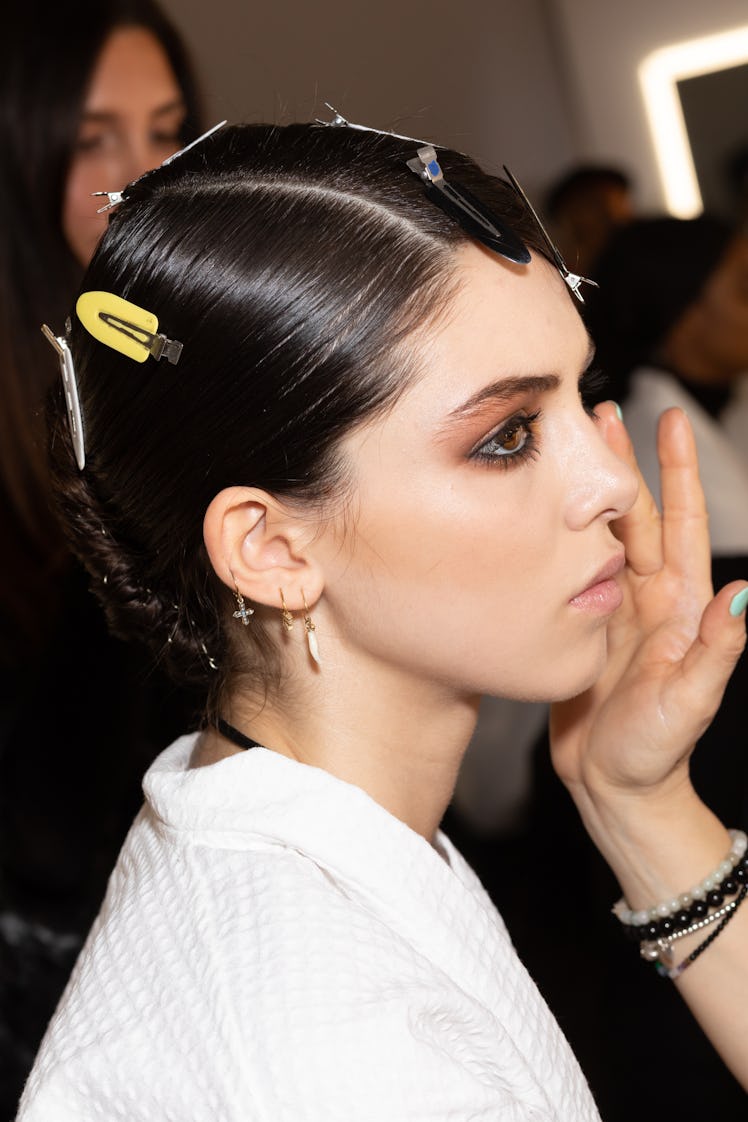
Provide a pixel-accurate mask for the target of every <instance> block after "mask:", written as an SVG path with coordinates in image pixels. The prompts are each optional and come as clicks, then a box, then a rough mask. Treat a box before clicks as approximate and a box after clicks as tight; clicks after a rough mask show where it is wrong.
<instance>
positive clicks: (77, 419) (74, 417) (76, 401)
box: [42, 319, 86, 471]
mask: <svg viewBox="0 0 748 1122" xmlns="http://www.w3.org/2000/svg"><path fill="white" fill-rule="evenodd" d="M65 329H66V332H67V333H68V334H69V333H70V320H69V319H68V320H67V322H66V324H65ZM42 334H43V335H44V338H45V339H46V340H47V342H48V343H50V344H51V345H52V347H54V349H55V351H56V352H57V357H58V359H59V363H60V374H61V375H62V385H63V390H64V393H65V408H66V410H67V415H68V424H69V425H70V435H71V437H72V438H73V451H74V452H75V462H76V463H77V464H78V467H79V468H80V470H81V471H83V468H84V467H85V466H86V447H85V443H84V439H83V417H82V415H81V402H80V395H79V393H78V382H77V379H76V377H75V366H74V364H73V355H72V352H71V350H70V347H69V346H68V341H67V336H66V335H55V333H54V332H53V331H52V329H51V328H49V327H47V325H46V323H43V324H42Z"/></svg>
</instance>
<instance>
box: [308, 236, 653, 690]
mask: <svg viewBox="0 0 748 1122" xmlns="http://www.w3.org/2000/svg"><path fill="white" fill-rule="evenodd" d="M459 260H460V266H459V267H460V271H461V276H462V280H461V285H460V289H459V292H458V295H457V298H456V300H455V302H454V304H453V306H452V309H451V312H450V315H449V316H448V318H447V319H446V320H445V321H443V322H442V323H441V324H438V325H432V326H431V327H430V328H429V329H424V330H423V331H422V333H421V334H420V337H418V338H412V339H411V344H412V346H413V347H415V348H416V349H417V353H418V354H417V356H418V357H419V358H420V363H419V365H420V369H421V371H422V373H421V374H420V376H419V377H418V379H417V380H416V381H415V383H414V384H413V385H412V386H411V388H409V389H408V390H407V392H406V393H405V394H404V396H403V397H401V398H400V400H399V401H398V402H397V404H396V405H395V407H394V408H393V409H392V410H391V411H390V412H389V413H388V414H387V416H385V417H384V418H381V419H378V420H376V421H374V422H372V423H371V424H369V425H366V426H364V427H363V428H362V429H361V430H360V431H358V432H356V433H354V434H352V435H351V436H350V437H349V438H348V439H347V440H346V442H345V445H344V448H345V451H346V453H347V455H348V458H349V460H350V464H351V469H352V472H353V476H354V480H355V486H354V499H353V509H352V511H350V512H349V518H350V525H349V527H348V531H347V533H346V534H345V536H343V537H342V539H341V538H339V540H338V541H337V542H336V543H335V548H330V549H329V551H328V552H329V556H328V557H327V572H328V576H329V579H328V581H327V584H326V587H325V600H326V601H327V604H328V605H329V607H330V609H331V610H332V612H333V614H334V617H335V620H336V628H337V629H338V630H339V634H340V636H341V638H342V639H343V642H344V644H347V645H349V646H350V647H351V648H355V649H356V650H358V651H359V652H360V653H363V654H364V655H365V656H366V657H370V658H371V659H373V660H376V661H379V662H384V663H386V664H390V665H394V666H396V667H397V668H398V669H399V670H400V671H405V672H406V673H412V674H413V675H414V676H415V677H418V678H423V677H427V678H430V679H431V680H433V681H435V682H443V683H444V685H445V686H447V687H457V688H458V689H460V690H463V689H464V690H465V691H469V692H471V693H472V692H475V693H487V694H497V695H503V696H511V697H518V698H545V699H553V698H558V697H565V696H570V695H573V694H575V693H577V692H579V691H580V690H582V689H584V688H586V686H588V685H589V684H590V683H591V682H592V681H593V680H594V678H595V677H596V675H597V674H598V673H599V671H600V669H601V667H602V665H603V663H604V659H605V654H606V624H607V622H608V620H609V618H610V616H611V614H612V612H613V611H614V610H615V609H616V607H617V606H618V605H619V603H620V591H619V588H618V585H617V584H616V583H615V581H614V580H612V581H607V582H603V583H600V581H599V576H600V574H601V573H602V572H603V570H605V568H606V567H608V566H611V565H612V567H611V568H610V569H609V570H608V571H609V573H610V572H612V571H616V570H617V563H620V561H621V556H622V554H621V546H620V544H619V543H618V542H617V540H616V539H615V538H614V536H613V533H612V531H611V527H610V523H611V521H612V520H613V519H615V518H618V517H619V516H620V515H621V514H623V513H624V512H625V511H627V510H628V509H629V507H630V506H631V504H632V502H633V500H634V498H635V493H636V482H635V479H634V477H633V475H632V473H631V472H630V470H629V469H628V468H627V467H625V466H624V465H623V464H622V463H621V462H620V461H619V460H618V459H617V458H616V457H615V456H614V455H613V454H612V453H611V452H610V450H609V449H608V447H607V445H606V444H605V442H604V440H603V438H602V435H601V433H600V431H599V429H598V426H597V423H596V421H595V420H594V419H593V418H592V417H591V416H590V415H589V414H588V413H587V412H585V409H584V407H583V405H582V402H581V400H580V393H579V382H580V378H581V376H582V375H583V373H584V371H585V369H586V367H587V363H588V357H589V355H588V337H587V334H586V332H585V330H584V328H583V326H582V322H581V320H580V318H579V316H578V315H577V313H576V311H575V310H574V308H573V306H572V302H571V300H570V298H569V294H568V292H567V291H566V288H565V286H564V284H563V282H562V280H561V279H560V277H559V275H558V273H557V272H556V271H555V270H554V269H553V268H551V266H550V265H548V263H547V262H545V261H544V260H542V259H540V258H536V257H533V261H532V263H531V264H530V265H529V267H527V268H526V269H523V270H518V269H514V268H510V267H507V266H506V265H504V264H503V263H502V262H501V261H500V259H498V258H496V257H495V256H494V255H493V254H491V253H489V252H488V251H484V250H482V249H480V248H477V247H473V246H471V247H469V248H466V249H463V250H461V251H460V253H459ZM341 540H342V545H341ZM323 548H327V546H326V543H324V542H323ZM336 548H337V552H336V551H335V550H336ZM603 575H604V574H603ZM585 590H587V591H585Z"/></svg>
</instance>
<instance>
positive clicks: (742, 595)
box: [730, 588, 748, 616]
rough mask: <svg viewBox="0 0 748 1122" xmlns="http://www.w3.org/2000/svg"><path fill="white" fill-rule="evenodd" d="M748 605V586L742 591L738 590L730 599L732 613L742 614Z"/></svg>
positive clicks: (732, 614)
mask: <svg viewBox="0 0 748 1122" xmlns="http://www.w3.org/2000/svg"><path fill="white" fill-rule="evenodd" d="M747 606H748V588H744V589H743V590H742V592H736V593H735V595H734V596H733V598H732V600H731V601H730V615H731V616H739V615H742V614H743V612H744V611H745V609H746V607H747Z"/></svg>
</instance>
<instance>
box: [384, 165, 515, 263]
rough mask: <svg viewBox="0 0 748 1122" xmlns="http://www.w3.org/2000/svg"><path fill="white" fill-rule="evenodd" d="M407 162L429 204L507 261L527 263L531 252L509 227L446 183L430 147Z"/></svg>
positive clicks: (466, 193) (462, 190)
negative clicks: (432, 204) (433, 204)
mask: <svg viewBox="0 0 748 1122" xmlns="http://www.w3.org/2000/svg"><path fill="white" fill-rule="evenodd" d="M406 163H407V165H408V167H409V168H410V170H411V171H412V172H415V174H416V175H417V176H418V177H419V179H421V180H422V181H423V186H424V189H425V191H426V194H427V195H428V197H429V199H430V200H431V202H433V203H436V205H437V206H438V207H441V209H442V210H443V211H444V212H445V213H446V214H448V215H449V217H450V218H454V219H455V220H456V221H457V222H458V223H459V224H460V226H462V228H463V229H464V230H465V231H466V233H468V234H470V236H471V237H473V238H476V239H477V240H478V241H479V242H482V243H483V245H485V246H488V248H489V249H492V250H494V252H495V253H499V254H501V256H502V257H505V258H506V259H507V260H508V261H515V262H516V263H517V264H518V265H527V264H529V262H530V252H529V250H528V248H527V246H526V245H525V243H524V242H523V241H521V240H520V238H519V237H518V236H517V234H515V232H514V230H512V228H511V226H508V225H507V223H506V222H503V221H502V220H501V219H500V218H497V216H496V215H495V214H494V213H493V212H492V211H491V210H489V208H488V207H487V206H485V205H484V204H483V203H482V202H481V201H480V199H476V197H475V195H473V194H472V193H471V192H470V191H468V190H467V188H466V187H461V186H460V185H459V184H458V183H448V182H447V181H446V179H445V178H444V172H443V171H442V169H441V166H440V164H439V161H438V160H437V158H436V150H435V148H434V147H433V145H431V144H426V145H424V146H423V148H419V149H418V151H417V152H416V155H415V157H414V158H413V159H411V160H406Z"/></svg>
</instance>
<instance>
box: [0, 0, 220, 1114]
mask: <svg viewBox="0 0 748 1122" xmlns="http://www.w3.org/2000/svg"><path fill="white" fill-rule="evenodd" d="M0 112H1V113H2V119H1V123H0V133H1V135H2V151H3V158H2V161H1V162H0V213H1V214H2V222H1V223H0V290H1V295H0V539H1V540H2V566H1V568H0V577H1V579H0V670H1V671H2V672H1V673H0V810H1V814H0V821H1V822H2V827H1V833H0V862H1V865H0V1008H1V1009H2V1013H1V1014H0V1114H1V1115H2V1117H3V1118H6V1117H8V1116H9V1115H10V1114H11V1113H12V1112H13V1111H14V1110H15V1106H16V1103H17V1099H18V1095H19V1093H20V1090H21V1087H22V1085H23V1080H24V1078H25V1076H26V1074H27V1072H28V1068H29V1066H30V1063H31V1060H32V1058H33V1055H34V1052H35V1050H36V1048H37V1046H38V1042H39V1039H40V1037H41V1034H42V1032H43V1030H44V1026H45V1024H46V1021H47V1019H48V1018H49V1015H50V1014H51V1012H52V1009H53V1008H54V1005H55V1002H56V1000H57V998H58V996H59V993H60V991H61V989H62V986H63V985H64V982H65V980H66V978H67V974H68V972H69V970H70V967H71V965H72V962H73V961H74V957H75V954H76V953H77V950H78V949H79V947H80V943H81V940H82V937H83V935H84V933H85V931H86V930H87V928H88V926H89V925H90V922H91V918H92V916H93V915H94V914H95V911H96V909H97V908H98V906H99V904H100V901H101V896H102V893H103V891H104V887H105V884H106V876H107V874H108V871H109V868H110V866H111V863H112V860H113V858H114V856H115V854H116V852H117V849H118V847H119V845H120V844H121V840H122V837H123V836H124V832H125V830H126V826H127V823H128V820H129V818H130V817H131V811H132V808H133V807H135V806H136V805H137V803H138V801H139V797H140V778H141V775H142V769H143V766H144V765H145V764H146V763H147V761H148V760H149V759H150V758H151V757H152V755H153V754H154V752H155V751H156V750H157V749H158V748H160V747H161V746H163V744H164V743H168V740H169V739H170V738H171V736H172V735H173V730H174V729H175V728H176V727H180V726H183V724H184V721H185V720H187V712H188V711H189V706H190V705H191V701H190V699H188V698H187V697H186V696H183V695H181V694H179V693H178V692H177V691H171V692H169V691H168V690H166V689H165V684H164V681H163V679H162V676H161V675H160V673H159V672H158V671H148V670H147V669H146V668H145V667H144V666H143V664H142V662H141V661H139V660H138V659H137V658H136V657H134V656H133V653H132V652H131V651H130V650H129V649H128V648H127V647H125V646H124V644H122V643H119V642H117V641H116V640H114V639H113V638H111V637H110V636H109V635H108V634H107V632H106V628H105V625H104V621H103V617H102V616H101V612H100V609H99V607H98V605H97V604H96V603H95V602H94V600H93V598H92V597H91V595H90V593H89V591H88V581H87V578H86V577H85V575H84V571H83V569H82V568H81V567H80V566H79V564H78V563H77V562H76V561H73V559H72V558H71V556H70V553H69V551H68V549H67V547H66V546H65V544H64V542H63V538H62V534H61V532H60V530H59V528H58V524H57V520H56V518H55V517H54V515H53V513H52V511H51V509H50V503H49V482H48V469H47V450H46V440H45V435H44V429H43V424H42V414H43V408H42V403H43V400H44V397H45V395H46V393H47V391H48V388H49V385H50V383H51V381H52V380H53V379H54V378H56V376H57V366H56V364H55V362H54V358H53V356H52V355H51V354H50V351H49V347H48V346H47V344H46V343H45V342H44V339H43V338H42V336H41V334H40V331H39V324H40V322H41V320H42V319H43V318H45V317H47V316H49V315H50V309H54V311H53V313H52V314H53V315H54V317H55V318H58V317H63V318H64V316H66V315H67V314H68V309H69V307H70V303H71V300H72V298H73V296H74V293H75V291H76V289H77V287H78V284H79V282H80V278H81V276H82V275H83V270H84V268H85V266H86V265H87V264H88V261H89V260H90V257H91V255H92V253H93V251H94V249H95V247H96V244H97V242H98V240H99V238H100V236H101V234H102V233H103V232H104V230H105V228H106V224H107V221H108V217H109V215H108V213H97V211H98V210H99V208H100V207H101V206H102V203H103V202H106V199H101V198H94V197H92V195H91V192H92V191H94V190H101V189H116V188H118V187H122V186H124V184H125V183H127V182H129V181H130V180H131V179H133V178H134V177H135V176H137V175H139V174H140V173H141V172H143V171H145V170H146V169H147V168H149V167H153V166H154V165H156V164H159V163H160V162H161V161H162V160H163V159H164V158H165V157H166V156H168V155H169V153H170V152H174V151H175V150H176V149H178V148H179V147H181V146H182V144H183V143H184V142H185V141H187V140H189V139H191V138H192V137H194V136H195V135H196V131H199V129H198V125H199V124H200V109H199V101H198V90H197V85H196V81H195V77H194V75H193V72H192V67H191V64H190V62H189V59H188V57H187V54H186V52H185V48H184V46H183V44H182V42H181V39H180V37H179V35H178V34H177V32H176V30H175V28H174V27H173V26H172V24H171V23H170V21H169V20H168V19H167V18H166V17H165V15H164V14H163V13H162V12H161V10H160V9H159V8H158V7H157V6H156V5H155V4H153V3H151V2H150V0H113V2H112V3H94V2H91V0H84V2H81V0H71V2H69V3H65V4H63V5H51V6H50V5H47V4H40V3H36V2H29V3H26V2H24V3H18V4H13V5H11V6H10V7H9V9H8V11H7V12H6V13H5V15H4V19H3V33H2V36H0Z"/></svg>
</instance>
